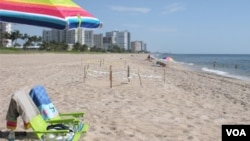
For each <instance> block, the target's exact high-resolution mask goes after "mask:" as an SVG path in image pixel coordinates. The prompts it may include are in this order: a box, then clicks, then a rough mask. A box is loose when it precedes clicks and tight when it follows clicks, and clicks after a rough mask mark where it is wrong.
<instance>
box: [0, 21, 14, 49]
mask: <svg viewBox="0 0 250 141" xmlns="http://www.w3.org/2000/svg"><path fill="white" fill-rule="evenodd" d="M5 33H11V24H10V23H0V44H1V45H3V47H11V46H12V42H11V40H10V39H6V38H4V34H5Z"/></svg>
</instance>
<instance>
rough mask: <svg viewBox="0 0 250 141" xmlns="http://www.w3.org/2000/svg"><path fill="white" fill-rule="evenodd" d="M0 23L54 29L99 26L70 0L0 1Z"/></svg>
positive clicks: (94, 19)
mask: <svg viewBox="0 0 250 141" xmlns="http://www.w3.org/2000/svg"><path fill="white" fill-rule="evenodd" d="M0 22H11V23H20V24H28V25H35V26H42V27H48V28H54V29H73V28H78V27H82V28H90V29H94V28H98V27H100V26H101V23H100V21H99V20H98V19H97V18H95V17H94V16H93V15H92V14H90V13H89V12H88V11H86V10H84V9H83V8H81V7H80V6H78V5H77V4H75V3H74V2H72V1H71V0H1V1H0Z"/></svg>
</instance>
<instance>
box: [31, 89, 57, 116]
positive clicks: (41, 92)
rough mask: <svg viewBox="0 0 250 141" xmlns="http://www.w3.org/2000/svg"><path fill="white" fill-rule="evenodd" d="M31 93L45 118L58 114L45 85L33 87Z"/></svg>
mask: <svg viewBox="0 0 250 141" xmlns="http://www.w3.org/2000/svg"><path fill="white" fill-rule="evenodd" d="M29 95H30V97H31V99H32V100H33V101H34V103H35V105H36V106H37V107H38V109H39V111H40V113H41V115H42V117H43V118H44V119H45V120H49V119H52V118H55V117H56V116H58V112H57V110H56V108H55V106H54V104H53V103H52V102H51V100H50V98H49V96H48V94H47V92H46V90H45V88H44V87H43V86H41V85H37V86H35V87H33V88H32V89H31V91H30V93H29Z"/></svg>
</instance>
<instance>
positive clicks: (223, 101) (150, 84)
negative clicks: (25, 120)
mask: <svg viewBox="0 0 250 141" xmlns="http://www.w3.org/2000/svg"><path fill="white" fill-rule="evenodd" d="M146 58H147V54H1V55H0V82H1V85H0V96H1V99H0V104H1V107H0V115H1V116H0V130H1V131H6V125H5V124H6V121H5V116H6V113H7V110H8V105H9V101H10V97H11V94H13V93H14V92H15V91H17V90H18V89H21V88H27V89H30V88H31V87H33V86H35V85H38V84H40V85H43V86H44V87H45V88H46V90H47V92H48V94H49V96H50V98H51V100H52V101H53V103H54V105H55V106H56V108H57V110H58V111H60V112H73V111H75V112H77V111H83V112H85V121H86V122H89V124H90V128H89V131H88V132H87V133H86V134H85V135H84V136H82V138H81V140H88V141H118V140H119V141H219V140H221V125H222V124H250V82H249V81H243V80H236V79H232V78H226V77H222V76H217V75H213V74H208V73H204V72H197V71H193V70H190V69H188V68H185V67H183V66H181V65H179V64H177V63H174V62H172V63H171V62H169V63H167V66H166V67H159V66H156V64H155V62H154V61H153V62H149V61H145V59H146ZM110 65H112V72H113V82H112V88H110V81H109V79H110V78H109V69H110ZM128 66H129V67H130V79H129V80H128V77H127V70H128ZM84 67H86V68H87V67H88V69H86V70H87V75H86V78H85V79H84ZM164 70H165V79H164ZM139 76H140V77H139ZM139 78H141V81H140V79H139ZM140 82H141V83H140ZM21 121H22V120H21V119H20V118H19V119H18V128H17V130H18V131H22V130H24V129H23V125H22V122H21ZM0 140H4V139H0Z"/></svg>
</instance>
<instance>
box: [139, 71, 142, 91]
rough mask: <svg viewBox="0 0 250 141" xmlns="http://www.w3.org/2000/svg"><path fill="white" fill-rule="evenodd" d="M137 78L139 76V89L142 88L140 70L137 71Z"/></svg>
mask: <svg viewBox="0 0 250 141" xmlns="http://www.w3.org/2000/svg"><path fill="white" fill-rule="evenodd" d="M138 76H139V80H140V85H141V87H142V82H141V74H140V70H138Z"/></svg>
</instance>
